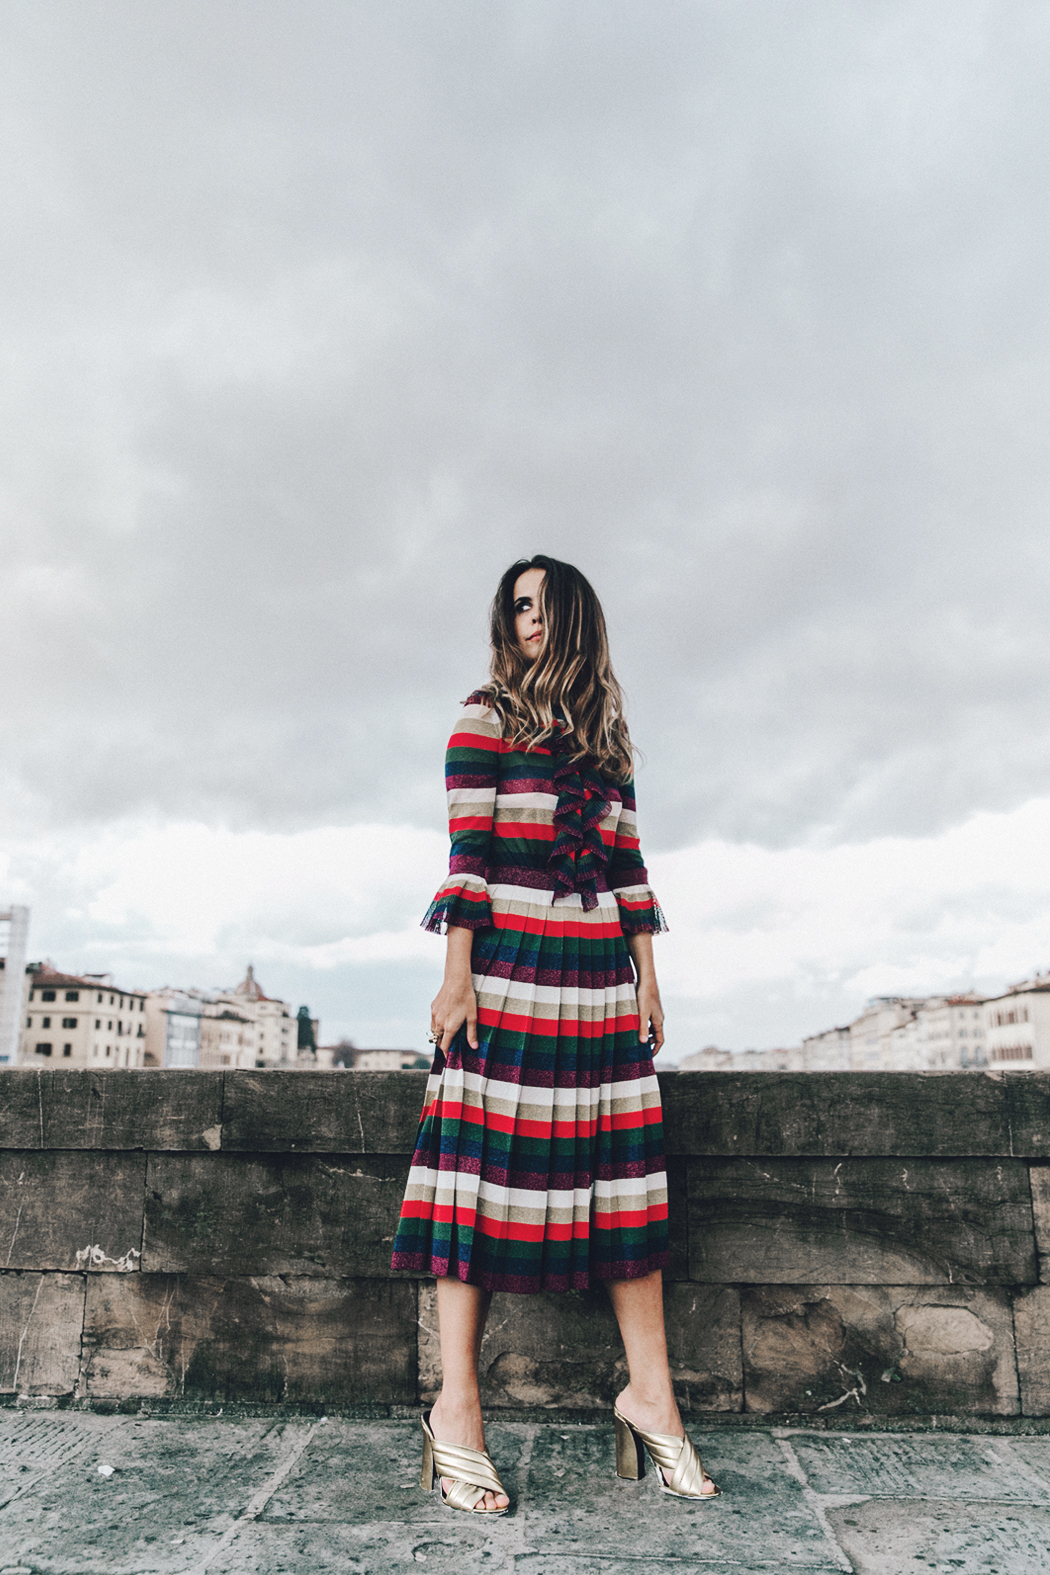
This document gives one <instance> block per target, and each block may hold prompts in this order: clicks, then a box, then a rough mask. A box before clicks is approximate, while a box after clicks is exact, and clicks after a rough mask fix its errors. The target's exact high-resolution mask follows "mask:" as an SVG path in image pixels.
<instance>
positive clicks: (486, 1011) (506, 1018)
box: [478, 1006, 638, 1039]
mask: <svg viewBox="0 0 1050 1575" xmlns="http://www.w3.org/2000/svg"><path fill="white" fill-rule="evenodd" d="M637 1021H638V1019H637V1017H635V1018H634V1019H633V1020H632V1019H631V1018H630V1017H628V1016H627V1015H626V1014H625V1015H624V1017H622V1018H617V1017H605V1018H601V1019H596V1020H595V1021H594V1022H593V1023H586V1022H578V1021H577V1020H576V1019H575V1018H572V1017H562V1018H557V1017H528V1016H520V1015H519V1014H518V1013H516V1012H495V1011H493V1010H492V1009H491V1008H490V1007H487V1006H479V1007H478V1022H479V1023H481V1024H482V1025H483V1027H485V1028H506V1029H508V1030H509V1031H510V1032H511V1033H528V1034H542V1035H543V1036H544V1037H545V1038H547V1039H557V1038H558V1037H559V1035H560V1036H563V1037H565V1038H570V1039H601V1038H602V1036H603V1035H605V1034H615V1033H626V1032H627V1030H628V1029H629V1028H631V1027H632V1026H637Z"/></svg>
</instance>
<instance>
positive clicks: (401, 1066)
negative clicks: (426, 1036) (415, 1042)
mask: <svg viewBox="0 0 1050 1575" xmlns="http://www.w3.org/2000/svg"><path fill="white" fill-rule="evenodd" d="M317 1063H318V1066H320V1067H323V1068H325V1069H326V1070H328V1069H334V1070H335V1071H337V1072H338V1071H344V1070H350V1071H354V1072H409V1071H425V1070H426V1069H428V1068H429V1066H430V1059H429V1057H427V1056H425V1055H421V1054H420V1052H419V1051H418V1050H367V1049H364V1048H362V1047H361V1046H359V1045H354V1044H350V1043H349V1042H348V1041H347V1040H345V1039H344V1040H343V1041H342V1043H340V1044H337V1045H321V1046H320V1048H319V1049H318V1051H317Z"/></svg>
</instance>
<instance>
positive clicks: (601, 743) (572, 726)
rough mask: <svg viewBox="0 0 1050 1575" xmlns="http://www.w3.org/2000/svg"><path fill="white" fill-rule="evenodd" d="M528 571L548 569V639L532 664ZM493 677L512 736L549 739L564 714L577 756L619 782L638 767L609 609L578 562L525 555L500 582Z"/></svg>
mask: <svg viewBox="0 0 1050 1575" xmlns="http://www.w3.org/2000/svg"><path fill="white" fill-rule="evenodd" d="M527 569H542V570H543V576H544V577H543V580H542V582H541V584H540V590H539V601H540V612H541V614H542V618H543V641H542V643H541V645H540V650H539V654H538V655H537V656H536V658H535V660H534V661H532V662H529V661H527V660H526V658H525V654H524V652H523V651H522V649H521V646H520V644H519V642H518V634H517V629H516V627H515V615H514V586H515V584H516V583H517V580H518V577H519V575H522V574H524V573H525V571H526V570H527ZM491 631H492V662H491V666H490V669H489V672H490V675H491V676H490V680H489V682H488V683H487V684H485V685H484V687H483V689H482V691H481V692H482V693H483V694H484V695H486V696H487V698H488V699H489V701H490V703H491V705H492V708H493V710H494V711H496V713H497V714H498V715H499V717H500V718H501V720H502V722H503V726H504V730H505V733H506V735H507V737H508V741H509V742H511V743H513V744H518V745H522V744H523V745H524V746H525V747H526V748H531V747H533V746H535V745H538V744H543V743H544V742H545V741H546V740H547V739H549V738H550V737H551V736H552V735H553V733H554V731H555V727H554V723H555V719H556V718H557V719H558V720H560V721H561V722H562V723H563V729H564V733H565V735H566V736H567V737H568V738H569V739H570V740H571V750H570V757H571V758H572V759H573V760H582V759H584V758H588V759H589V760H590V761H591V762H592V763H593V764H594V765H595V766H596V767H597V769H598V770H599V771H600V772H601V773H602V775H603V776H606V777H609V778H610V780H611V781H613V782H627V781H628V780H629V779H630V778H631V776H632V775H633V772H634V752H633V750H632V747H631V737H630V734H629V733H628V731H627V723H626V721H625V720H624V715H623V709H624V704H623V690H622V689H621V688H620V686H619V684H618V683H617V681H616V675H615V673H614V672H613V670H612V662H611V661H610V659H609V639H608V635H607V634H606V630H605V615H604V613H603V612H602V605H601V602H600V601H599V600H598V597H597V596H596V595H595V592H594V587H593V586H592V585H591V584H590V583H589V581H588V580H587V579H586V578H585V577H584V576H583V575H582V574H581V573H580V571H579V569H577V568H574V567H573V565H572V564H571V563H562V562H561V561H560V560H559V559H558V558H548V557H546V556H545V555H544V554H543V553H537V554H536V556H535V557H534V558H519V559H518V561H517V563H512V564H511V566H510V568H509V569H508V570H507V572H506V574H504V576H503V578H502V579H501V580H500V582H499V588H498V590H497V591H496V595H495V598H494V600H493V603H492V615H491Z"/></svg>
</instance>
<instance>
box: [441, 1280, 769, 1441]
mask: <svg viewBox="0 0 1050 1575" xmlns="http://www.w3.org/2000/svg"><path fill="white" fill-rule="evenodd" d="M435 1300H436V1299H435V1293H434V1286H433V1283H432V1282H428V1283H426V1284H424V1285H423V1286H421V1287H420V1295H419V1383H420V1395H421V1398H422V1400H423V1401H424V1403H427V1402H429V1401H432V1400H434V1399H436V1397H437V1393H438V1390H439V1389H440V1386H441V1357H440V1350H439V1345H438V1322H437V1307H436V1305H435ZM664 1308H665V1316H666V1320H667V1344H668V1354H669V1357H670V1362H671V1372H672V1375H673V1377H674V1383H675V1392H676V1394H677V1395H678V1399H679V1403H680V1404H681V1406H682V1408H683V1410H686V1411H690V1412H699V1411H739V1410H741V1409H742V1406H743V1385H742V1368H741V1356H740V1299H739V1294H738V1292H737V1291H736V1290H734V1289H731V1288H729V1287H727V1286H699V1285H689V1284H682V1285H677V1284H672V1285H668V1286H667V1287H666V1290H665V1293H664ZM480 1371H481V1392H482V1400H483V1403H484V1404H485V1405H486V1406H489V1407H493V1408H498V1407H500V1406H550V1407H552V1408H554V1407H563V1408H567V1409H581V1410H589V1409H594V1408H599V1407H607V1406H610V1405H612V1402H613V1400H614V1399H615V1398H616V1396H617V1394H618V1393H619V1391H620V1390H621V1389H622V1388H623V1387H624V1385H625V1384H626V1382H627V1364H626V1362H625V1360H624V1354H623V1345H622V1343H621V1341H620V1335H619V1330H618V1329H617V1327H616V1319H615V1318H614V1316H613V1313H612V1308H611V1305H610V1302H609V1297H608V1294H607V1293H606V1291H605V1290H604V1289H602V1288H601V1287H598V1286H595V1287H594V1288H593V1289H591V1290H589V1291H566V1292H564V1293H561V1294H540V1295H537V1296H514V1295H510V1294H506V1293H497V1294H496V1296H494V1297H493V1301H492V1309H491V1312H490V1313H489V1319H488V1323H487V1325H486V1328H485V1337H484V1340H483V1341H482V1346H481V1363H480Z"/></svg>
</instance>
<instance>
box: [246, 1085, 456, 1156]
mask: <svg viewBox="0 0 1050 1575" xmlns="http://www.w3.org/2000/svg"><path fill="white" fill-rule="evenodd" d="M425 1090H426V1073H425V1072H354V1073H352V1074H351V1073H342V1072H337V1073H332V1072H263V1073H256V1072H228V1073H227V1074H226V1104H225V1113H224V1120H223V1133H222V1146H223V1148H224V1149H231V1150H249V1151H250V1152H252V1153H267V1152H271V1153H300V1152H312V1153H315V1154H411V1152H412V1150H413V1148H414V1147H415V1140H416V1131H417V1129H418V1126H419V1115H420V1111H421V1110H422V1107H423V1095H424V1092H425Z"/></svg>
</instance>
